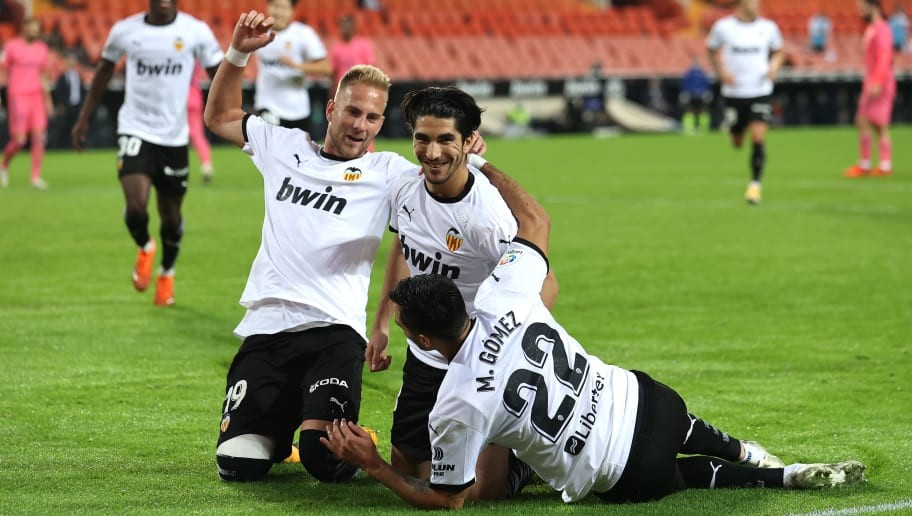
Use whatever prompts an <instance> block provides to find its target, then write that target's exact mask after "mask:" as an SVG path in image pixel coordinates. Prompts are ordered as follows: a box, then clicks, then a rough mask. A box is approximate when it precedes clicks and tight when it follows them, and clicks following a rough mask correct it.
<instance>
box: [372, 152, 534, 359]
mask: <svg viewBox="0 0 912 516" xmlns="http://www.w3.org/2000/svg"><path fill="white" fill-rule="evenodd" d="M390 210H391V212H392V213H393V218H392V222H391V224H390V230H391V231H393V232H394V233H396V236H397V238H398V239H399V242H400V243H401V244H402V253H403V255H404V256H405V261H406V262H407V263H408V268H409V273H410V274H411V275H412V276H415V275H418V274H442V275H444V276H447V277H448V278H450V279H451V280H453V282H454V283H456V286H457V287H459V292H460V293H461V294H462V299H463V300H464V301H465V304H466V311H467V312H468V313H472V312H473V311H474V310H475V293H476V292H477V291H478V287H479V285H481V282H482V281H484V280H485V278H487V277H488V275H489V274H490V273H491V271H492V270H493V269H494V266H495V265H497V261H498V260H499V259H500V257H501V256H502V255H503V253H504V251H506V250H507V246H509V245H510V241H512V240H513V237H514V236H515V235H516V230H517V226H516V218H514V217H513V213H512V212H511V211H510V208H508V207H507V203H506V202H504V200H503V198H502V197H501V196H500V192H498V191H497V188H494V185H492V184H491V183H490V181H488V178H487V177H485V176H484V174H482V173H481V172H480V171H478V170H477V169H475V168H473V167H471V166H470V167H469V179H468V183H467V184H466V188H465V190H464V191H463V193H462V194H461V195H459V196H458V197H455V198H452V199H441V198H439V197H437V196H435V195H434V194H432V193H430V192H429V191H428V189H427V187H426V186H425V183H424V178H423V177H417V178H411V177H405V178H404V179H402V180H401V181H400V184H399V186H398V187H397V188H396V191H395V193H394V194H393V197H392V198H391V199H390ZM409 348H410V349H411V352H412V354H414V355H415V358H418V359H419V360H421V361H422V362H424V363H425V364H427V365H430V366H432V367H437V368H439V369H446V368H447V361H446V359H445V358H444V357H443V355H441V354H440V353H438V352H436V351H426V350H423V349H421V348H420V347H418V345H417V344H415V343H414V342H412V341H409Z"/></svg>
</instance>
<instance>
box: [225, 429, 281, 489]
mask: <svg viewBox="0 0 912 516" xmlns="http://www.w3.org/2000/svg"><path fill="white" fill-rule="evenodd" d="M273 448H274V444H273V442H272V439H270V438H269V437H266V436H263V435H254V434H245V435H239V436H237V437H233V438H231V439H229V440H227V441H225V442H223V443H221V444H220V445H219V446H218V449H217V450H216V452H215V453H216V455H215V458H216V463H217V464H218V472H219V477H221V479H222V480H225V481H228V482H254V481H257V480H262V479H264V478H266V474H267V473H269V470H270V468H272V463H273V460H272V450H273Z"/></svg>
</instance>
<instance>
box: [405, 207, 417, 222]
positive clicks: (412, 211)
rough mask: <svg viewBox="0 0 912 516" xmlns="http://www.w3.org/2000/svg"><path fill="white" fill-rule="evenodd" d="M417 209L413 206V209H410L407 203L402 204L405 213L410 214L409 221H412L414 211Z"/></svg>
mask: <svg viewBox="0 0 912 516" xmlns="http://www.w3.org/2000/svg"><path fill="white" fill-rule="evenodd" d="M416 209H417V208H412V210H411V211H409V209H408V206H406V205H404V204H403V205H402V211H404V212H405V214H406V215H408V218H409V222H411V221H412V213H415V210H416Z"/></svg>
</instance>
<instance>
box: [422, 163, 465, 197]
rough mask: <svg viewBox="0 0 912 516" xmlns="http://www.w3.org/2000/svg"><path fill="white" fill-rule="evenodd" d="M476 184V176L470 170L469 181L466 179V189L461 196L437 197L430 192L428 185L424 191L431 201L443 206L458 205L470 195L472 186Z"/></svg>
mask: <svg viewBox="0 0 912 516" xmlns="http://www.w3.org/2000/svg"><path fill="white" fill-rule="evenodd" d="M474 184H475V174H473V173H472V171H471V170H470V171H469V177H468V179H466V184H465V188H463V189H462V192H459V195H457V196H456V197H440V196H439V195H436V194H435V193H434V192H432V191H430V190H428V187H427V183H424V191H425V192H427V194H428V195H430V196H431V199H434V200H435V201H437V202H439V203H441V204H453V203H457V202H459V201H461V200H463V199H465V198H466V196H467V195H469V192H470V191H472V185H474Z"/></svg>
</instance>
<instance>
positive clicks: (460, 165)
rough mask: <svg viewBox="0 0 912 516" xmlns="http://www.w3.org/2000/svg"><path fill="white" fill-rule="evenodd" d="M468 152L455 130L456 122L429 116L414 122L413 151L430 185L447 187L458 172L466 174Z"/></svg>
mask: <svg viewBox="0 0 912 516" xmlns="http://www.w3.org/2000/svg"><path fill="white" fill-rule="evenodd" d="M468 148H469V147H468V144H467V143H466V141H465V140H463V139H462V135H460V134H459V130H458V129H457V128H456V120H454V119H452V118H437V117H435V116H431V115H426V116H422V117H419V118H418V119H417V120H416V121H415V128H414V130H413V131H412V149H413V150H414V151H415V157H416V158H418V162H419V163H420V164H421V171H422V173H423V174H424V180H425V181H427V182H428V183H429V184H431V185H444V184H445V183H447V182H448V181H449V180H450V179H451V178H453V177H454V176H456V174H457V172H464V173H466V174H467V173H468V169H467V168H466V152H467V151H468ZM461 175H462V174H460V176H461ZM457 177H459V176H457ZM456 193H458V192H456Z"/></svg>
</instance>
